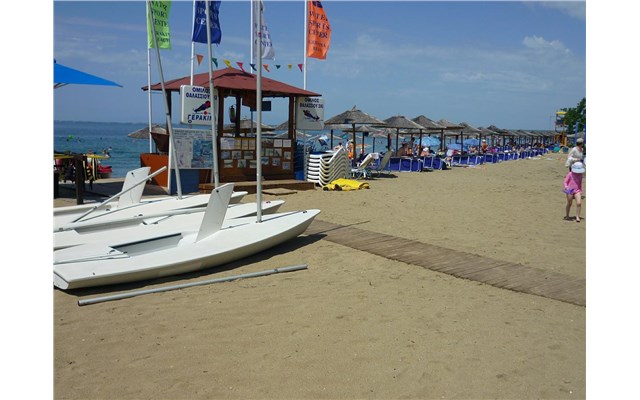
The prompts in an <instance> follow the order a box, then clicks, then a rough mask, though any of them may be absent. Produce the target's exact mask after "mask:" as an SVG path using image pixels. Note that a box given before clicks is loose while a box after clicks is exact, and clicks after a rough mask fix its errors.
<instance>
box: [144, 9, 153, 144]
mask: <svg viewBox="0 0 640 400" xmlns="http://www.w3.org/2000/svg"><path fill="white" fill-rule="evenodd" d="M146 7H147V15H149V3H146ZM147 87H148V88H149V90H148V91H147V92H148V93H147V97H148V98H149V101H148V103H149V104H148V107H149V153H152V152H153V145H152V143H153V137H151V128H152V122H151V48H149V31H147Z"/></svg>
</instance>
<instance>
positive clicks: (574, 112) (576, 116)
mask: <svg viewBox="0 0 640 400" xmlns="http://www.w3.org/2000/svg"><path fill="white" fill-rule="evenodd" d="M566 111H567V114H566V115H565V117H564V122H565V124H566V125H567V134H574V133H576V132H575V127H576V122H577V123H578V132H580V131H583V130H584V128H585V126H587V99H586V98H582V100H580V102H579V103H578V105H577V107H575V108H567V109H566Z"/></svg>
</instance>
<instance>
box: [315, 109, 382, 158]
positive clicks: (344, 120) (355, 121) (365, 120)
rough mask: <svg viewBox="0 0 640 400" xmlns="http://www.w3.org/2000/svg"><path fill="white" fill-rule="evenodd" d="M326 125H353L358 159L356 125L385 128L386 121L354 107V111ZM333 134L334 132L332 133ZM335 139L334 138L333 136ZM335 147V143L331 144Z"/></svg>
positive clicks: (329, 121) (331, 119)
mask: <svg viewBox="0 0 640 400" xmlns="http://www.w3.org/2000/svg"><path fill="white" fill-rule="evenodd" d="M324 124H325V125H343V124H348V125H351V131H352V132H353V153H354V154H353V156H354V158H356V154H355V150H356V125H364V124H368V125H372V126H385V125H386V123H385V122H384V121H381V120H379V119H378V118H376V117H374V116H372V115H369V114H367V113H365V112H362V111H360V110H358V109H357V108H356V106H353V108H352V109H350V110H347V111H345V112H343V113H341V114H338V115H336V116H334V117H331V118H329V119H328V120H326V121H324ZM332 133H333V132H332ZM332 137H333V136H332ZM331 146H332V147H333V143H331Z"/></svg>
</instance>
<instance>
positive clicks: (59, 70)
mask: <svg viewBox="0 0 640 400" xmlns="http://www.w3.org/2000/svg"><path fill="white" fill-rule="evenodd" d="M70 83H73V84H78V85H101V86H118V87H122V85H120V84H118V83H115V82H112V81H108V80H106V79H103V78H100V77H98V76H95V75H91V74H87V73H86V72H82V71H78V70H77V69H73V68H69V67H65V66H64V65H60V64H58V63H56V61H55V60H54V61H53V87H54V89H55V88H59V87H61V86H64V85H67V84H70Z"/></svg>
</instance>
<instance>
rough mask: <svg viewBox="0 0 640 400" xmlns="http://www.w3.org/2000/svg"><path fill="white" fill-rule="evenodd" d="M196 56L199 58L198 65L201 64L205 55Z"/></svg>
mask: <svg viewBox="0 0 640 400" xmlns="http://www.w3.org/2000/svg"><path fill="white" fill-rule="evenodd" d="M196 58H197V59H198V65H200V63H202V58H203V56H201V55H200V54H196Z"/></svg>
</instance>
